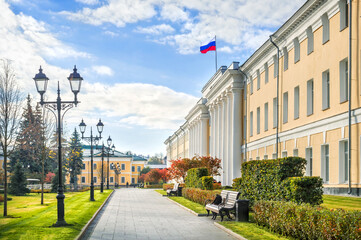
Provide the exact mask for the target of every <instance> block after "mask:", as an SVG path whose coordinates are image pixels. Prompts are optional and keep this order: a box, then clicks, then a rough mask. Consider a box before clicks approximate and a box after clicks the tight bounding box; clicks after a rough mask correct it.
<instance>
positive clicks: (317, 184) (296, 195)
mask: <svg viewBox="0 0 361 240" xmlns="http://www.w3.org/2000/svg"><path fill="white" fill-rule="evenodd" d="M322 186H323V181H322V178H320V177H291V178H287V179H285V180H284V181H283V182H282V187H283V190H284V200H286V201H292V202H295V203H298V204H300V203H309V204H311V205H320V204H321V203H322V202H323V200H322V194H323V190H322Z"/></svg>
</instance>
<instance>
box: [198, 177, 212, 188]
mask: <svg viewBox="0 0 361 240" xmlns="http://www.w3.org/2000/svg"><path fill="white" fill-rule="evenodd" d="M201 181H202V189H203V190H213V177H211V176H204V177H201Z"/></svg>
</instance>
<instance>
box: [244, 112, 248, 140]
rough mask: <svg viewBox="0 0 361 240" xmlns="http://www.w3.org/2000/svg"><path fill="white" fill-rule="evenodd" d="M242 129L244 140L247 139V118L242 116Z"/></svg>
mask: <svg viewBox="0 0 361 240" xmlns="http://www.w3.org/2000/svg"><path fill="white" fill-rule="evenodd" d="M243 129H244V132H243V137H244V139H246V138H247V130H246V129H247V117H246V116H244V117H243Z"/></svg>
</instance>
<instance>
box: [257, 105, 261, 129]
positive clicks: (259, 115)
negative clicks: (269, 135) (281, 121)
mask: <svg viewBox="0 0 361 240" xmlns="http://www.w3.org/2000/svg"><path fill="white" fill-rule="evenodd" d="M260 125H261V109H260V107H258V108H257V134H259V133H260V132H261V126H260Z"/></svg>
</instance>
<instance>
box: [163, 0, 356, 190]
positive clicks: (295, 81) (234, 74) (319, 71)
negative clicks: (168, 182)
mask: <svg viewBox="0 0 361 240" xmlns="http://www.w3.org/2000/svg"><path fill="white" fill-rule="evenodd" d="M281 7H282V6H281ZM350 9H352V12H350ZM360 10H361V6H360V2H359V1H356V0H354V1H352V8H351V7H350V3H348V2H347V1H346V0H328V1H325V0H309V1H307V2H306V3H305V4H304V5H303V6H302V7H301V8H300V9H299V10H298V11H297V12H296V13H295V14H294V15H293V16H292V17H291V18H290V19H288V20H287V21H286V22H285V23H284V24H283V25H282V26H281V27H280V28H279V29H278V30H277V31H276V32H275V33H274V34H273V35H272V37H271V38H270V40H268V41H266V42H265V43H264V44H263V45H262V46H260V48H258V49H257V50H256V51H255V52H254V53H253V54H252V55H251V56H250V57H249V58H248V59H247V60H246V61H245V62H244V63H243V64H242V65H239V64H238V63H237V62H233V63H232V64H231V65H230V66H229V67H225V66H222V67H221V68H220V69H219V70H218V71H217V73H216V74H215V75H214V76H213V77H212V78H211V79H210V80H209V81H208V82H207V84H206V85H205V86H204V88H203V89H202V99H201V100H200V101H199V102H198V103H197V105H196V106H195V107H194V108H193V109H191V110H190V112H189V114H188V116H187V117H186V120H187V121H186V122H185V124H183V125H182V126H183V127H182V129H183V130H184V132H185V133H184V134H185V136H188V137H186V138H188V139H189V141H187V144H188V147H184V149H186V148H188V149H190V151H189V155H188V156H187V157H190V156H192V155H194V154H200V155H205V154H209V155H211V156H214V157H218V158H221V159H222V173H221V176H220V177H219V179H218V180H220V181H221V182H222V184H224V185H230V184H232V179H233V178H235V177H239V176H240V175H241V173H240V166H241V163H242V162H243V161H248V160H258V159H271V158H277V157H285V156H300V157H304V158H306V160H307V167H306V173H305V174H306V175H308V176H321V177H322V178H323V180H324V191H325V193H331V194H346V193H350V194H354V195H359V194H360V188H361V160H360V159H361V151H360V148H361V83H360V80H361V78H360V74H361V72H360V66H361V61H360V58H361V55H360V52H361V45H360V43H359V42H360V40H361V38H360V33H359V32H360V29H361V24H360V17H361V16H360ZM350 35H351V38H350ZM350 39H352V40H350ZM272 42H273V43H272ZM276 46H277V47H278V49H279V55H278V54H277V48H276ZM277 83H278V84H277ZM277 85H278V87H277ZM349 86H351V92H349ZM349 100H351V101H349ZM349 109H350V111H349ZM207 113H208V114H207ZM349 114H350V115H349ZM349 126H351V128H350V129H349ZM178 132H179V129H178V130H177V131H176V133H178ZM350 133H351V137H349V134H350ZM165 144H166V145H167V157H168V159H169V160H172V159H175V158H176V157H179V154H177V153H179V152H180V151H179V150H178V151H177V149H178V148H179V146H181V143H180V142H179V137H177V135H176V134H173V135H172V136H170V137H169V138H168V139H167V140H166V141H165ZM350 146H351V147H350ZM349 149H351V151H350V150H349ZM349 157H350V158H349ZM349 160H350V161H349ZM350 163H351V164H350Z"/></svg>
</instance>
